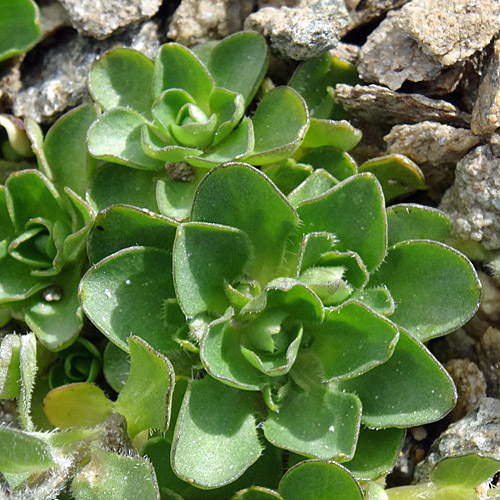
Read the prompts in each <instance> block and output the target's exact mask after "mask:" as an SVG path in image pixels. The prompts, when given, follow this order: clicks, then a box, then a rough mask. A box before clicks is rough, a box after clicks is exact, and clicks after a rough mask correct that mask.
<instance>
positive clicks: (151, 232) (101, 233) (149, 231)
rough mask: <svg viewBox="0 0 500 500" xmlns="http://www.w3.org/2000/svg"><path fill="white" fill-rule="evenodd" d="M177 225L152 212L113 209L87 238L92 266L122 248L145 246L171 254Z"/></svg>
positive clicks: (99, 219)
mask: <svg viewBox="0 0 500 500" xmlns="http://www.w3.org/2000/svg"><path fill="white" fill-rule="evenodd" d="M176 229H177V224H176V223H175V221H172V220H170V219H167V218H165V217H163V216H161V215H158V214H155V213H153V212H148V211H144V210H139V209H138V208H135V207H130V206H127V205H113V206H111V207H109V208H107V209H105V210H103V211H102V212H100V213H99V214H98V215H97V217H96V219H95V224H94V227H93V228H92V230H91V232H90V234H89V238H88V243H87V245H88V254H89V259H90V262H91V263H92V264H96V263H97V262H99V261H100V260H102V259H104V257H107V256H108V255H111V254H112V253H114V252H116V251H118V250H121V249H122V248H127V247H132V246H137V245H142V246H150V247H156V248H160V249H162V250H165V251H167V252H169V251H171V249H172V245H173V243H174V238H175V231H176Z"/></svg>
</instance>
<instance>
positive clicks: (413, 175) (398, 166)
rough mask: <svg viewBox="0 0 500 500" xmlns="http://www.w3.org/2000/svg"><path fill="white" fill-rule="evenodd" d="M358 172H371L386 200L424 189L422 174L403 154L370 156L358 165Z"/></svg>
mask: <svg viewBox="0 0 500 500" xmlns="http://www.w3.org/2000/svg"><path fill="white" fill-rule="evenodd" d="M358 171H359V172H372V173H373V174H374V175H375V176H376V177H377V179H378V180H379V181H380V184H381V185H382V190H383V191H384V196H385V199H386V200H387V201H391V200H392V199H393V198H396V197H398V196H401V195H403V194H408V193H413V192H415V191H416V190H417V189H426V188H427V186H426V185H425V182H424V174H423V172H422V171H421V170H420V168H419V167H418V165H416V164H415V163H414V162H412V161H411V160H410V159H409V158H407V157H406V156H403V155H398V154H392V155H387V156H381V157H380V158H372V159H370V160H368V161H365V162H364V163H363V164H362V165H360V166H359V169H358Z"/></svg>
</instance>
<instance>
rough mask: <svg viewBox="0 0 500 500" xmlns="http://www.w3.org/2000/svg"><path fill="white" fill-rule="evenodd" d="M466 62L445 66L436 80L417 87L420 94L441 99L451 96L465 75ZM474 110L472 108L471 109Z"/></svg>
mask: <svg viewBox="0 0 500 500" xmlns="http://www.w3.org/2000/svg"><path fill="white" fill-rule="evenodd" d="M465 68H466V61H461V62H458V63H456V64H453V65H452V66H444V67H443V68H442V70H441V73H439V74H438V75H437V76H436V77H435V78H433V79H431V80H425V81H422V82H420V83H419V84H418V85H416V86H415V90H416V91H417V92H418V93H419V94H424V95H426V96H428V97H440V96H445V95H447V94H450V93H451V92H453V91H454V90H455V89H457V88H458V86H459V85H460V83H461V82H462V79H463V76H464V74H465ZM469 110H472V107H471V108H469Z"/></svg>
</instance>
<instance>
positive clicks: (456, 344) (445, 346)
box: [430, 328, 479, 365]
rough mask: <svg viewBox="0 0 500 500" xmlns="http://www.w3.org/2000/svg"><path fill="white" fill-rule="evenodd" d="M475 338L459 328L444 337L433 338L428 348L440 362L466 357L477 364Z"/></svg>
mask: <svg viewBox="0 0 500 500" xmlns="http://www.w3.org/2000/svg"><path fill="white" fill-rule="evenodd" d="M476 344H477V342H476V340H475V339H473V338H472V337H471V336H470V335H469V334H468V333H467V331H466V330H465V328H460V329H459V330H456V331H455V332H452V333H450V334H448V335H445V336H444V337H440V338H438V339H434V340H433V341H432V343H431V344H430V349H431V351H432V353H433V354H434V356H436V358H437V359H438V360H439V361H440V362H441V363H446V362H448V361H450V360H451V359H468V360H469V361H472V362H473V363H476V365H477V364H478V362H479V361H478V358H477V355H476Z"/></svg>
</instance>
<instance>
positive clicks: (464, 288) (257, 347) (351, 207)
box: [80, 163, 480, 498]
mask: <svg viewBox="0 0 500 500" xmlns="http://www.w3.org/2000/svg"><path fill="white" fill-rule="evenodd" d="M448 231H449V221H448V220H447V218H446V217H445V216H444V215H443V214H442V213H440V212H438V211H436V210H433V209H428V208H424V207H420V206H418V205H396V206H394V207H391V208H390V209H388V210H386V209H385V204H384V197H383V193H382V189H381V186H380V184H379V182H378V181H377V180H376V178H375V177H374V176H373V175H372V174H369V173H362V174H356V175H353V176H351V177H350V178H348V179H346V180H344V181H342V182H340V183H337V184H336V185H333V186H331V185H328V184H327V185H325V184H321V183H317V184H316V183H313V182H311V181H310V180H309V179H306V181H304V183H303V184H302V185H301V186H299V188H297V189H296V190H295V191H294V192H292V193H291V194H290V195H289V197H288V199H287V198H286V197H285V196H284V195H283V194H282V193H281V192H280V191H279V190H278V189H277V188H276V186H275V185H274V184H273V183H272V182H271V181H270V180H269V178H267V177H266V176H265V175H264V174H263V173H261V172H260V171H259V170H257V169H255V168H254V167H252V166H250V165H248V164H243V163H230V164H226V165H223V166H219V167H216V168H214V169H212V171H211V172H210V173H209V174H207V176H206V177H205V178H204V179H203V181H202V182H201V183H200V185H199V186H198V188H197V190H196V194H195V197H194V202H193V207H192V212H191V217H190V219H189V221H186V222H184V223H180V224H179V223H176V222H175V221H173V220H169V219H167V218H165V217H161V216H158V215H154V214H151V213H146V212H144V211H140V210H137V209H134V208H131V207H126V206H112V207H109V208H108V209H107V210H105V211H103V212H101V213H100V214H98V216H97V219H96V226H95V227H94V228H93V230H92V232H91V234H90V238H89V255H90V259H91V261H92V262H93V263H94V266H93V267H92V268H91V269H90V270H89V271H88V272H87V274H86V275H85V277H84V278H83V280H82V282H81V285H80V288H81V301H82V304H83V308H84V310H85V312H86V314H87V315H88V317H89V318H90V319H91V321H92V322H93V323H94V324H95V325H96V326H97V327H98V328H99V329H100V330H101V331H102V332H103V333H104V334H105V335H106V336H107V337H108V338H109V339H110V340H111V341H112V342H113V343H115V344H116V345H117V346H119V347H121V348H122V349H124V350H127V349H128V344H127V339H128V338H129V336H130V335H136V336H138V337H140V338H143V339H144V340H145V341H146V342H148V344H150V345H151V346H152V348H154V349H155V350H157V351H159V352H161V353H163V354H165V355H166V356H167V357H169V359H171V361H172V364H173V366H174V369H175V370H176V373H177V374H178V375H183V376H188V377H189V378H191V376H192V370H193V369H195V370H196V371H195V372H194V378H192V379H190V380H189V381H188V383H187V389H186V392H185V395H184V397H183V401H182V404H181V405H180V408H179V409H178V415H177V417H176V418H177V422H176V426H175V431H173V433H172V437H171V439H172V443H171V445H170V443H169V442H168V440H165V441H164V442H163V444H162V445H163V446H164V447H165V450H164V451H163V455H165V454H166V453H167V452H168V450H169V448H170V446H171V461H172V462H171V465H172V467H173V470H174V471H175V473H176V474H177V475H178V476H179V477H180V478H182V479H183V480H184V481H186V482H187V483H192V484H195V485H198V486H199V487H202V488H216V487H220V486H222V485H224V484H226V483H230V482H231V481H234V480H235V479H236V478H238V477H239V476H240V475H241V474H243V473H244V471H245V470H246V469H247V468H249V467H250V466H251V465H252V464H253V463H254V462H256V461H258V459H259V457H260V456H261V453H262V445H261V442H260V437H259V436H260V432H261V431H260V429H262V432H263V434H264V436H265V438H266V439H267V440H268V441H269V442H270V443H272V444H273V445H274V446H276V447H278V448H281V449H286V450H289V451H290V452H292V453H294V454H298V455H302V456H305V457H314V458H317V459H328V460H336V461H340V462H345V466H346V467H347V468H350V469H351V471H352V472H353V474H354V475H355V476H356V477H358V478H371V477H375V476H377V475H379V474H380V473H381V471H386V470H388V469H390V467H391V465H392V460H393V459H394V456H395V454H396V453H397V450H398V447H399V445H400V442H401V439H402V436H403V430H402V429H404V428H405V427H410V426H413V425H420V424H423V423H426V422H431V421H435V420H438V419H439V418H441V417H442V416H444V415H445V414H446V413H447V412H448V411H449V410H450V409H451V408H452V407H453V405H454V402H455V397H456V396H455V389H454V386H453V383H452V382H451V379H450V378H449V376H448V375H447V374H446V372H445V371H444V369H443V368H442V367H441V365H439V363H438V362H437V361H436V360H435V359H434V358H433V356H432V355H431V354H430V353H429V351H428V350H427V349H426V348H425V346H424V345H423V344H422V342H424V341H426V340H429V339H431V338H434V337H437V336H440V335H444V334H446V333H448V332H450V331H452V330H454V329H456V328H457V327H459V326H460V325H461V324H463V323H464V322H465V321H466V320H467V319H468V318H470V316H471V315H472V314H473V313H474V311H475V310H476V308H477V304H478V299H479V290H480V285H479V281H478V279H477V276H476V274H475V272H474V269H473V267H472V266H471V264H470V263H469V262H468V261H467V259H466V258H465V257H464V256H463V255H461V254H459V253H458V252H457V251H455V250H453V249H452V248H450V247H448V246H447V245H445V244H444V243H443V241H444V240H445V239H446V237H447V234H448ZM137 311H141V312H140V314H138V312H137ZM181 348H182V349H183V350H184V352H185V354H184V355H182V352H181V351H180V349H181ZM183 356H184V357H183ZM198 356H199V358H198ZM198 359H199V361H198ZM189 360H190V361H189ZM186 361H188V362H187V368H186ZM174 394H175V393H174ZM193 443H196V445H193ZM373 443H377V451H378V453H374V452H373ZM156 446H160V445H158V444H157V445H156ZM146 448H147V447H146ZM157 472H158V474H163V473H164V470H163V469H162V470H161V471H157ZM184 495H186V494H185V493H184ZM185 497H186V498H196V496H188V495H186V496H185Z"/></svg>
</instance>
